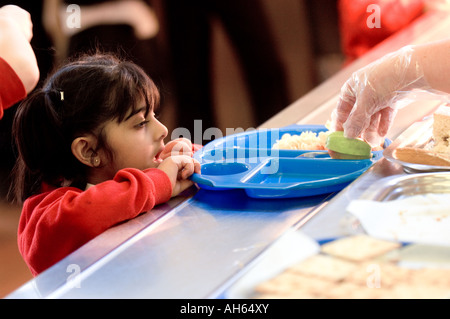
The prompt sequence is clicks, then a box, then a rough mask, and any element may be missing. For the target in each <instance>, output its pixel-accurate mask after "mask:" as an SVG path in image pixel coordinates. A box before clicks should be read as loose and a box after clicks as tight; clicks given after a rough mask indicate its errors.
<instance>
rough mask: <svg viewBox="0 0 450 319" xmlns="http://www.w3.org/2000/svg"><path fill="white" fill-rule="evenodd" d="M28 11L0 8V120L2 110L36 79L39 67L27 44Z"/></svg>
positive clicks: (30, 29)
mask: <svg viewBox="0 0 450 319" xmlns="http://www.w3.org/2000/svg"><path fill="white" fill-rule="evenodd" d="M32 37H33V23H32V21H31V17H30V14H29V13H28V12H27V11H25V10H23V9H22V8H20V7H18V6H15V5H6V6H3V7H1V8H0V74H1V81H0V119H1V118H2V117H3V114H4V110H5V109H7V108H9V107H11V106H12V105H14V104H15V103H17V102H19V101H20V100H22V99H24V98H25V97H26V95H27V93H29V92H31V91H32V90H33V89H34V87H35V86H36V84H37V82H38V80H39V68H38V64H37V60H36V56H35V54H34V51H33V49H32V47H31V45H30V41H31V38H32Z"/></svg>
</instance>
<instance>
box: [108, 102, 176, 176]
mask: <svg viewBox="0 0 450 319" xmlns="http://www.w3.org/2000/svg"><path fill="white" fill-rule="evenodd" d="M130 113H131V112H130ZM104 131H105V135H106V143H107V144H108V145H109V148H110V149H111V151H112V153H113V155H114V157H113V160H112V162H108V163H107V164H109V165H106V166H107V169H108V172H109V175H110V178H112V177H114V175H115V174H116V172H117V171H119V170H120V169H123V168H137V169H141V170H143V169H146V168H151V167H157V166H158V165H159V164H160V163H161V161H162V160H161V159H160V158H159V154H160V153H161V152H162V151H163V149H164V138H165V137H166V136H167V134H168V131H167V128H166V127H165V126H164V125H163V124H162V123H161V122H159V121H158V120H157V119H156V118H155V114H154V113H153V111H152V110H150V111H149V112H148V114H147V117H146V116H145V107H143V108H141V109H139V110H138V111H137V112H136V113H132V114H129V115H128V116H127V117H126V119H125V120H124V121H122V122H121V123H118V121H116V120H113V121H110V122H108V123H107V124H106V126H105V127H104Z"/></svg>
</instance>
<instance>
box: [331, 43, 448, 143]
mask: <svg viewBox="0 0 450 319" xmlns="http://www.w3.org/2000/svg"><path fill="white" fill-rule="evenodd" d="M449 52H450V38H449V39H446V40H441V41H436V42H431V43H427V44H422V45H411V46H405V47H403V48H401V49H400V50H398V51H396V52H393V53H391V54H388V55H386V56H384V57H383V58H380V59H378V60H376V61H375V62H373V63H371V64H369V65H367V66H366V67H363V68H361V69H359V70H358V71H356V72H354V73H353V75H352V76H351V77H350V78H349V79H348V80H347V81H346V83H345V84H344V85H343V86H342V89H341V93H340V97H339V100H338V103H337V106H336V108H335V109H334V110H333V112H332V128H333V129H335V130H343V131H344V134H345V136H347V137H349V138H355V137H362V138H363V139H365V140H366V141H368V142H369V143H370V144H371V145H372V146H377V145H380V143H381V141H382V140H383V138H384V137H385V136H386V134H387V133H388V131H389V128H390V127H391V124H392V122H393V120H394V118H395V115H396V112H397V107H398V104H396V102H398V101H399V100H401V99H402V98H404V97H405V93H408V92H410V91H411V90H414V89H416V90H425V91H431V92H433V93H434V94H436V93H437V94H442V93H450V77H449V76H448V74H449V73H450V59H449V58H448V53H449Z"/></svg>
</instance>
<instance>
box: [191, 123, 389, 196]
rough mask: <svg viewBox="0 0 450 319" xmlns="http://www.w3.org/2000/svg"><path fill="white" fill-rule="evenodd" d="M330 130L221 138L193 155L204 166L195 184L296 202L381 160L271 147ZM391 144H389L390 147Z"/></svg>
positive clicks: (336, 186) (337, 186)
mask: <svg viewBox="0 0 450 319" xmlns="http://www.w3.org/2000/svg"><path fill="white" fill-rule="evenodd" d="M306 131H310V132H314V133H316V134H318V133H319V132H325V131H327V128H326V127H325V126H323V125H291V126H286V127H282V128H276V129H259V130H251V131H247V132H241V133H236V134H233V135H228V136H225V137H222V138H219V139H216V140H214V141H212V142H210V143H208V144H207V145H205V146H204V147H203V148H202V149H201V150H199V151H197V152H196V153H195V154H194V158H196V159H197V160H198V161H199V162H200V163H201V165H202V169H201V174H193V175H192V177H191V178H192V180H193V181H194V182H195V183H197V184H198V185H199V186H200V187H202V188H205V189H211V190H225V189H236V188H242V189H245V191H246V193H247V195H248V196H250V197H253V198H292V197H304V196H314V195H320V194H327V193H332V192H335V191H339V190H341V189H343V188H344V187H345V186H347V185H348V184H349V183H351V182H352V181H353V180H355V179H356V178H357V177H358V176H359V175H361V174H362V173H363V172H364V171H366V170H367V169H368V168H369V167H370V166H371V165H372V164H373V163H374V162H375V161H377V160H378V159H380V158H381V157H382V156H383V155H382V151H376V152H372V154H373V156H372V158H371V159H364V160H336V159H332V158H330V156H329V155H328V154H327V153H326V152H324V153H323V154H319V155H318V156H317V157H314V158H307V157H298V156H300V155H302V154H304V153H310V152H317V150H279V149H273V148H272V146H273V145H274V144H275V143H276V142H277V141H278V140H280V139H281V137H282V136H283V135H284V134H286V133H289V134H291V135H299V134H301V133H302V132H306ZM386 144H388V141H386V142H385V146H386Z"/></svg>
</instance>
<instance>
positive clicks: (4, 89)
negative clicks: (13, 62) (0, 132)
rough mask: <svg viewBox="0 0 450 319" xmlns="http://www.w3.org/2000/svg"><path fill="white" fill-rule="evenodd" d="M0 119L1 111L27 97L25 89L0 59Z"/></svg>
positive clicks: (9, 67) (0, 116) (7, 65)
mask: <svg viewBox="0 0 450 319" xmlns="http://www.w3.org/2000/svg"><path fill="white" fill-rule="evenodd" d="M0 76H1V79H0V119H1V118H2V117H3V111H4V110H6V109H7V108H8V107H10V106H12V105H14V104H15V103H17V102H19V101H20V100H23V99H24V98H25V97H26V96H27V92H26V90H25V87H24V85H23V83H22V81H21V80H20V78H19V77H18V76H17V74H16V72H15V71H14V70H13V69H12V68H11V66H10V65H9V64H8V63H7V62H6V61H5V60H3V59H2V58H1V57H0Z"/></svg>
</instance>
